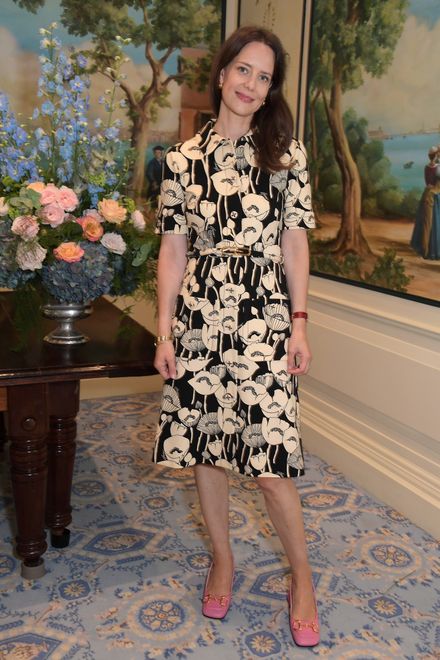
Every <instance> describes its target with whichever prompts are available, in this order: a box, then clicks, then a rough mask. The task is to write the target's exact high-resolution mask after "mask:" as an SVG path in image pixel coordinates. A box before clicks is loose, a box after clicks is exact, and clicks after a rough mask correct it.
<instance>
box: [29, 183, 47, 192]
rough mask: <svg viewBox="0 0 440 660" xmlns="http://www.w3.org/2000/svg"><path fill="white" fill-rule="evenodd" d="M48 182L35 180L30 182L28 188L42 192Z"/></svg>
mask: <svg viewBox="0 0 440 660" xmlns="http://www.w3.org/2000/svg"><path fill="white" fill-rule="evenodd" d="M45 187H46V184H45V183H43V181H33V182H32V183H30V184H29V185H28V186H26V188H29V190H35V192H37V193H40V194H41V193H42V192H43V190H44V189H45Z"/></svg>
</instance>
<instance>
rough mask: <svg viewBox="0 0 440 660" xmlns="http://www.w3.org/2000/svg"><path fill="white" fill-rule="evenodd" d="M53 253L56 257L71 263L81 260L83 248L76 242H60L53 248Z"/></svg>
mask: <svg viewBox="0 0 440 660" xmlns="http://www.w3.org/2000/svg"><path fill="white" fill-rule="evenodd" d="M53 253H54V255H55V256H56V258H57V259H60V260H61V261H67V262H68V263H69V264H72V263H74V262H75V261H80V260H81V257H82V256H83V254H84V250H83V249H82V247H80V246H79V245H78V244H77V243H73V242H72V241H70V242H68V243H61V245H59V246H58V247H57V248H55V249H54V251H53Z"/></svg>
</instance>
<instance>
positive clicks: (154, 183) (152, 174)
mask: <svg viewBox="0 0 440 660" xmlns="http://www.w3.org/2000/svg"><path fill="white" fill-rule="evenodd" d="M163 152H164V148H163V147H162V145H160V144H158V145H156V146H155V147H153V158H152V159H151V160H150V161H149V162H148V165H147V172H146V175H147V181H148V191H147V199H149V200H150V201H152V202H155V201H156V200H157V197H158V195H159V191H160V183H161V181H162V162H163Z"/></svg>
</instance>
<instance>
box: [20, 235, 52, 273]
mask: <svg viewBox="0 0 440 660" xmlns="http://www.w3.org/2000/svg"><path fill="white" fill-rule="evenodd" d="M46 254H47V250H46V248H44V247H41V245H40V244H39V243H37V242H36V241H29V242H25V241H22V242H20V244H19V246H18V248H17V254H16V255H15V259H16V261H17V264H18V265H19V267H20V268H21V269H22V270H38V269H39V268H41V267H42V265H43V261H44V258H45V256H46Z"/></svg>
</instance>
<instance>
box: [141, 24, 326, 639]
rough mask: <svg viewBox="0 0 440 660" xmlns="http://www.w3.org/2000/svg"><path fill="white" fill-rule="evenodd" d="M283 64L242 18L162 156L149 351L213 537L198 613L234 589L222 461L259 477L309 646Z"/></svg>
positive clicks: (163, 445) (294, 226) (296, 275)
mask: <svg viewBox="0 0 440 660" xmlns="http://www.w3.org/2000/svg"><path fill="white" fill-rule="evenodd" d="M285 67H286V62H285V54H284V51H283V48H282V45H281V43H280V41H279V39H278V38H277V37H276V36H275V35H274V34H273V33H271V32H269V31H267V30H265V29H260V28H252V27H244V28H240V29H238V30H237V31H236V32H234V33H233V34H232V35H231V37H229V39H228V40H227V41H226V42H225V43H224V44H223V46H222V48H221V50H220V52H219V53H218V55H217V58H216V59H215V62H214V64H213V68H212V75H211V97H212V102H213V109H214V112H215V114H216V117H217V118H216V119H214V120H212V121H210V122H208V123H207V124H206V126H205V127H204V128H202V129H201V130H200V132H198V133H197V134H196V135H195V136H194V137H193V138H191V139H190V140H188V141H186V142H183V143H179V144H177V145H176V146H174V147H173V148H171V149H170V150H169V151H168V152H167V154H166V157H165V162H164V176H163V181H162V186H161V196H160V205H159V210H158V217H157V232H158V233H161V234H162V235H163V236H162V243H161V248H160V254H159V261H158V336H157V340H156V345H157V351H156V358H155V366H156V368H157V370H158V371H159V373H160V374H161V375H162V376H163V377H164V379H165V383H164V389H163V399H162V405H161V413H160V419H159V423H158V428H157V434H156V442H155V449H154V456H153V460H154V461H155V462H156V463H158V464H159V465H161V466H169V467H173V468H185V467H191V466H193V467H194V472H195V479H196V484H197V489H198V493H199V497H200V504H201V510H202V514H203V516H204V520H205V523H206V527H207V530H208V534H209V536H210V540H211V543H212V550H213V559H212V564H211V566H210V569H209V571H208V574H207V577H206V582H205V587H204V594H203V606H202V612H203V614H204V615H205V616H208V617H212V618H223V617H224V616H225V615H226V613H227V611H228V609H229V605H230V602H231V597H232V588H233V575H234V561H233V556H232V550H231V546H230V541H229V529H228V506H229V505H228V477H227V472H226V470H232V471H234V472H236V473H239V474H241V475H244V477H245V478H246V477H247V478H255V483H256V484H257V485H258V486H259V487H260V488H261V490H262V492H263V495H264V499H265V502H266V505H267V510H268V513H269V516H270V518H271V520H272V522H273V525H274V527H275V529H276V531H277V533H278V534H279V537H280V540H281V542H282V544H283V546H284V549H285V551H286V555H287V559H288V561H289V563H290V565H291V570H292V580H291V583H290V587H289V593H288V600H289V613H290V614H289V620H290V627H291V631H292V635H293V638H294V640H295V642H296V643H297V644H298V645H302V646H313V645H315V644H317V643H318V642H319V624H318V614H317V609H316V601H315V596H314V591H313V584H312V573H311V568H310V565H309V562H308V558H307V548H306V540H305V532H304V524H303V518H302V511H301V503H300V498H299V495H298V492H297V489H296V487H295V485H294V481H293V479H292V478H291V477H297V476H300V475H302V474H303V473H304V460H303V452H302V446H301V438H300V426H299V403H298V387H297V386H298V382H297V381H298V376H299V375H301V374H305V373H306V372H307V370H308V368H309V364H310V360H311V353H310V348H309V344H308V341H307V334H306V319H307V314H306V311H305V310H306V304H307V288H308V272H309V253H308V242H307V229H308V228H311V227H313V226H314V224H315V223H314V217H313V211H312V205H311V195H310V184H309V174H308V169H307V160H306V153H305V150H304V146H303V145H302V143H301V142H299V141H297V140H296V139H294V138H293V120H292V115H291V112H290V110H289V108H288V106H287V103H286V101H285V99H284V97H283V93H282V89H283V81H284V77H285Z"/></svg>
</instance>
